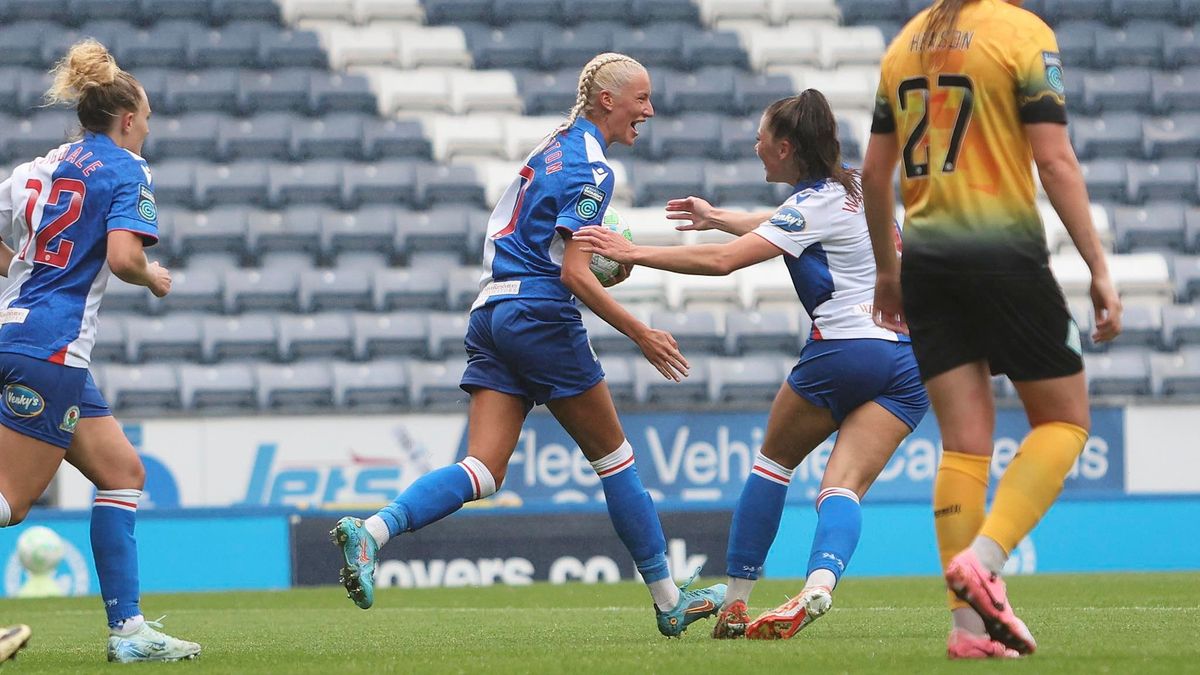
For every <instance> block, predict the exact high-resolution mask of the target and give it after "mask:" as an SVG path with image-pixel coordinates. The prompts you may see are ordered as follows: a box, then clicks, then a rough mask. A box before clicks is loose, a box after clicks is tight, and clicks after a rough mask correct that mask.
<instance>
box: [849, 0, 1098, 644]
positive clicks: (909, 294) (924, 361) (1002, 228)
mask: <svg viewBox="0 0 1200 675" xmlns="http://www.w3.org/2000/svg"><path fill="white" fill-rule="evenodd" d="M1020 4H1021V3H1020V0H1013V1H1011V2H1004V1H1002V0H937V1H936V2H935V3H934V4H933V6H932V7H931V8H930V9H928V10H927V11H924V12H921V13H920V14H918V15H917V16H916V17H914V18H913V20H912V21H910V22H909V24H908V25H907V26H905V27H904V29H903V30H901V32H900V34H899V35H898V36H897V37H896V39H895V40H894V41H893V42H892V44H891V46H890V47H889V48H888V50H887V53H886V54H885V55H884V58H883V63H882V71H881V75H880V83H879V91H878V94H877V100H876V105H875V115H874V121H873V123H872V127H871V141H870V143H869V145H868V147H867V153H866V157H865V159H864V162H863V180H862V182H863V195H864V201H865V206H866V211H867V222H868V227H869V229H870V232H871V240H872V247H873V249H874V251H875V260H876V266H877V274H876V285H875V302H874V313H875V320H876V323H878V324H879V325H880V326H883V327H885V328H891V329H893V330H899V331H905V330H907V331H908V332H909V334H910V336H911V338H912V344H913V351H914V353H915V354H916V357H917V365H918V367H919V368H920V371H921V377H922V379H923V380H924V381H925V386H926V389H927V390H928V392H929V398H930V400H931V402H932V403H933V408H934V411H935V413H936V415H937V420H938V426H939V428H940V430H941V435H942V445H943V448H944V452H943V454H942V459H941V463H940V465H939V467H938V473H937V478H936V480H935V481H934V493H933V512H934V526H935V530H936V532H937V538H938V549H939V552H940V554H941V559H942V564H943V566H944V568H945V577H946V583H947V587H948V589H949V591H950V592H951V595H950V598H951V605H950V608H951V614H952V625H953V628H952V630H951V633H950V637H949V641H948V644H947V654H948V656H950V657H951V658H987V657H1013V656H1017V655H1018V653H1019V654H1029V653H1032V652H1033V651H1034V650H1035V649H1036V646H1037V645H1036V643H1035V641H1034V639H1033V635H1032V633H1031V632H1030V631H1029V629H1028V627H1026V625H1025V624H1024V623H1023V622H1022V621H1021V620H1020V619H1019V618H1017V616H1016V614H1015V613H1014V611H1013V608H1012V606H1011V605H1010V604H1009V602H1008V599H1007V595H1006V589H1005V585H1004V582H1003V581H1002V580H1001V579H1000V572H1001V570H1002V568H1003V566H1004V563H1005V561H1006V560H1007V558H1008V555H1009V554H1010V553H1011V552H1012V550H1013V549H1014V548H1015V547H1016V546H1017V544H1018V543H1020V541H1021V540H1022V539H1023V538H1024V537H1025V536H1026V535H1027V534H1029V532H1030V531H1031V530H1033V528H1034V526H1035V525H1037V523H1038V521H1039V520H1040V519H1041V517H1042V516H1043V515H1044V514H1045V513H1046V511H1047V510H1048V509H1049V508H1050V506H1051V505H1052V504H1053V502H1054V500H1055V498H1056V497H1057V496H1058V494H1059V492H1060V491H1061V490H1062V486H1063V480H1064V479H1065V477H1066V475H1067V473H1068V472H1069V471H1071V470H1072V468H1073V467H1074V464H1075V462H1076V460H1077V458H1078V456H1079V453H1080V452H1081V451H1082V450H1083V447H1084V444H1085V443H1086V442H1087V438H1088V427H1089V424H1090V418H1089V410H1088V399H1087V389H1086V381H1085V379H1084V374H1083V361H1082V358H1081V355H1080V336H1079V329H1078V327H1076V325H1075V322H1074V321H1072V319H1071V314H1070V312H1069V311H1068V309H1067V304H1066V301H1065V299H1064V298H1063V293H1062V290H1061V289H1060V288H1059V286H1058V283H1057V282H1056V281H1055V279H1054V276H1053V275H1052V274H1051V273H1050V269H1049V254H1048V252H1047V250H1046V239H1045V234H1044V230H1043V228H1042V222H1041V219H1040V217H1039V216H1038V211H1037V208H1036V207H1035V204H1034V185H1033V173H1032V170H1031V168H1030V165H1031V164H1034V163H1036V164H1037V167H1038V174H1039V176H1040V178H1041V181H1042V186H1043V187H1044V188H1045V190H1046V195H1047V196H1048V197H1049V198H1050V202H1051V204H1052V205H1053V206H1054V209H1055V211H1056V212H1057V213H1058V215H1059V217H1060V218H1062V221H1063V224H1064V225H1065V226H1066V229H1067V232H1068V233H1069V234H1070V235H1071V239H1072V241H1073V242H1074V243H1075V246H1076V248H1077V249H1078V250H1079V253H1080V254H1081V255H1082V256H1083V259H1084V261H1085V262H1086V263H1087V265H1088V267H1089V269H1090V270H1091V273H1092V284H1091V296H1092V304H1093V306H1094V309H1095V325H1096V331H1095V333H1094V335H1093V337H1094V339H1096V340H1097V341H1104V340H1111V339H1112V338H1114V337H1115V336H1116V335H1117V334H1118V333H1119V332H1120V314H1121V304H1120V300H1119V299H1118V297H1117V294H1116V291H1115V289H1114V288H1113V284H1112V281H1111V279H1110V277H1109V273H1108V267H1107V264H1106V263H1105V260H1104V251H1103V248H1102V247H1101V245H1100V240H1099V237H1098V236H1097V235H1096V231H1095V228H1094V227H1093V225H1092V222H1091V217H1090V212H1089V208H1088V197H1087V189H1086V187H1085V185H1084V182H1083V178H1082V174H1081V172H1080V169H1079V164H1078V161H1077V160H1076V158H1075V153H1074V151H1073V150H1072V148H1071V144H1070V141H1069V139H1068V136H1067V131H1066V123H1067V116H1066V101H1065V99H1064V87H1063V69H1062V60H1061V59H1060V57H1059V54H1058V46H1057V43H1056V41H1055V38H1054V33H1053V31H1051V30H1050V28H1049V27H1048V26H1046V24H1045V23H1043V22H1042V20H1041V19H1039V18H1038V17H1037V16H1035V15H1034V14H1032V13H1031V12H1027V11H1025V10H1024V9H1022V8H1021V7H1020ZM897 164H899V165H900V189H901V195H902V197H903V200H904V208H905V212H906V216H905V220H906V224H905V227H904V255H903V260H902V262H901V263H900V264H897V261H896V258H895V256H894V255H893V254H892V253H891V251H890V244H891V231H890V230H891V222H892V214H893V205H892V176H893V173H894V171H895V169H896V166H897ZM1000 374H1003V375H1006V376H1007V377H1008V378H1009V379H1010V380H1012V382H1013V385H1014V386H1015V388H1016V390H1017V393H1018V395H1019V396H1020V398H1021V401H1022V403H1023V404H1024V407H1025V411H1026V415H1027V417H1028V419H1029V423H1030V426H1031V427H1032V429H1031V431H1030V433H1029V435H1028V436H1026V437H1025V439H1024V440H1023V441H1022V443H1021V447H1020V449H1019V450H1018V452H1017V454H1016V456H1015V457H1014V458H1013V460H1012V461H1011V463H1009V465H1008V468H1007V469H1006V470H1005V472H1004V475H1003V476H1002V477H1001V479H1000V481H999V484H998V486H997V489H996V495H995V498H994V500H993V502H992V508H991V510H990V512H985V509H984V504H985V499H986V494H987V486H988V480H989V478H990V471H989V467H990V466H991V461H990V460H991V454H992V449H993V440H992V435H993V429H994V425H995V402H994V400H993V397H992V388H991V379H990V378H991V376H992V375H1000Z"/></svg>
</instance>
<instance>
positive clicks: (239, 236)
mask: <svg viewBox="0 0 1200 675" xmlns="http://www.w3.org/2000/svg"><path fill="white" fill-rule="evenodd" d="M171 226H172V227H171V252H172V254H173V255H174V256H176V257H178V258H182V257H190V256H193V255H196V254H198V253H213V252H216V253H230V254H233V255H235V256H237V257H239V258H240V257H243V256H245V255H247V254H248V252H249V250H248V246H247V242H246V230H247V227H248V223H247V213H246V210H245V209H242V208H240V207H223V208H216V209H212V210H209V211H178V212H175V213H174V214H173V216H172V219H171Z"/></svg>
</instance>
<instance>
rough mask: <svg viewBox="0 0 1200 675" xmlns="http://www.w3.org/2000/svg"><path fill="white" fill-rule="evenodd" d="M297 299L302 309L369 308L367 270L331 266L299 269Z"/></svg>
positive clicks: (308, 310)
mask: <svg viewBox="0 0 1200 675" xmlns="http://www.w3.org/2000/svg"><path fill="white" fill-rule="evenodd" d="M298 302H299V304H300V310H301V311H305V312H311V311H325V310H356V309H357V310H362V309H370V308H371V273H370V272H369V271H368V270H365V269H354V268H332V269H319V270H304V271H302V272H300V286H299V295H298Z"/></svg>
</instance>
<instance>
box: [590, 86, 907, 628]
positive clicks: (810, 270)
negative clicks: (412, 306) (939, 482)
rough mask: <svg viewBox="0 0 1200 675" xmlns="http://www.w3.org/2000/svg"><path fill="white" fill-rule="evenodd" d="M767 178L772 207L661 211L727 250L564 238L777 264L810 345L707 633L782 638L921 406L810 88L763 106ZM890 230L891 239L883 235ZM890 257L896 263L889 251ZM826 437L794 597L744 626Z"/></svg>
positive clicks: (713, 261)
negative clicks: (887, 324) (793, 486)
mask: <svg viewBox="0 0 1200 675" xmlns="http://www.w3.org/2000/svg"><path fill="white" fill-rule="evenodd" d="M755 150H756V151H757V153H758V156H759V159H761V160H762V163H763V167H764V168H765V169H766V173H767V180H768V181H770V182H775V183H788V184H790V185H793V186H794V193H793V194H792V196H791V197H789V198H788V200H787V201H786V202H784V203H783V205H782V206H780V207H779V209H778V210H776V211H775V212H774V213H773V214H772V213H769V212H768V213H762V214H756V213H735V212H730V211H724V210H720V209H713V208H712V207H711V206H709V205H708V203H707V202H705V201H704V200H702V199H699V198H696V197H689V198H687V199H684V200H675V201H673V202H671V203H670V204H669V205H668V208H670V209H671V210H672V211H673V213H672V214H671V215H672V216H674V217H676V219H680V218H684V219H690V220H691V221H692V224H691V225H687V226H683V227H682V228H681V229H709V228H711V227H718V228H719V229H722V230H725V231H726V232H729V233H731V234H737V235H741V236H739V238H738V239H736V240H734V241H732V242H729V243H727V244H703V245H697V246H672V247H658V246H634V245H633V244H631V243H630V242H628V241H627V240H625V239H624V238H623V237H621V236H620V235H617V234H616V233H615V232H612V231H610V230H607V229H606V228H598V227H589V228H586V229H584V230H581V231H580V232H579V233H578V234H576V235H575V238H576V239H578V240H581V241H583V242H585V246H584V248H583V251H584V252H585V253H588V252H590V253H599V254H601V255H604V256H607V257H609V258H612V259H613V260H616V261H617V262H621V263H628V264H634V265H645V266H647V267H656V268H658V269H663V270H669V271H672V272H680V273H683V274H707V275H723V274H729V273H730V272H733V271H734V270H737V269H741V268H743V267H748V266H750V265H753V264H755V263H758V262H762V261H764V260H768V259H770V258H775V257H777V256H780V255H783V256H785V261H786V263H787V267H788V271H789V272H791V276H792V282H793V284H794V285H795V287H796V295H797V296H799V298H800V302H801V304H802V305H804V308H805V310H807V311H808V314H809V316H811V317H812V321H813V329H812V336H811V340H810V341H809V342H808V344H807V345H805V347H804V350H803V351H802V352H801V353H800V362H799V363H798V364H796V367H795V368H794V369H793V370H792V372H791V374H790V375H789V376H788V378H787V382H786V383H784V384H783V385H782V386H781V387H780V388H779V393H778V394H777V395H776V396H775V402H774V403H773V404H772V406H771V413H770V417H769V418H768V420H767V433H766V437H765V438H764V439H763V444H762V449H761V451H760V453H759V455H758V456H757V457H756V458H755V461H754V466H753V469H752V470H751V473H750V477H749V478H748V479H747V480H746V485H745V487H744V488H743V489H742V495H741V497H740V498H739V500H738V504H737V508H736V510H735V511H734V516H733V526H732V529H731V531H730V534H729V551H728V556H727V561H726V562H727V565H728V568H727V572H728V574H729V591H728V593H727V595H726V600H725V606H724V607H723V608H722V611H721V614H720V616H719V617H718V619H717V625H716V627H715V629H714V631H713V636H714V637H718V638H735V637H739V636H741V635H742V634H743V633H744V634H745V635H746V636H747V637H749V638H754V639H778V638H790V637H792V636H793V635H795V634H796V632H798V631H799V630H801V629H802V628H804V627H805V626H807V625H809V624H810V623H812V622H813V621H815V620H816V619H817V618H819V617H820V616H822V615H823V614H825V612H827V611H828V610H829V608H830V607H831V605H832V603H833V596H832V593H833V588H834V586H835V585H836V584H837V582H838V579H839V578H840V577H841V575H842V573H843V572H844V571H845V569H846V565H847V564H849V562H850V557H851V555H853V553H854V549H855V547H856V546H857V544H858V539H859V534H860V533H861V531H862V512H861V509H860V508H859V500H860V499H861V498H862V497H863V495H865V494H866V492H867V490H868V489H869V488H870V487H871V484H872V483H873V482H874V481H875V478H876V477H877V476H878V475H879V472H880V471H882V470H883V467H884V466H885V465H886V464H887V462H888V460H889V459H891V457H892V453H894V452H895V451H896V447H897V446H898V445H899V444H900V441H901V440H903V439H904V437H905V436H907V435H908V434H909V432H911V431H912V430H913V429H914V428H915V427H916V426H917V424H918V423H919V422H920V421H921V418H922V417H923V416H924V415H925V411H926V409H927V408H928V407H929V401H928V399H927V398H926V397H925V390H924V388H923V387H921V383H920V380H919V378H918V376H917V364H916V360H915V359H914V358H913V353H912V348H911V347H910V346H909V344H908V338H906V337H904V336H903V335H900V334H898V333H896V332H895V331H892V330H887V329H883V328H880V327H878V326H876V325H875V324H874V323H873V322H872V320H871V310H870V301H871V294H872V293H873V292H874V286H875V266H874V264H873V262H872V260H871V242H870V238H869V236H868V234H867V222H866V218H865V216H864V214H863V210H862V201H861V199H860V192H859V185H858V179H857V176H856V175H855V174H854V172H852V171H850V170H849V169H847V168H845V167H844V166H843V165H842V160H841V149H840V145H839V143H838V140H837V124H836V122H835V120H834V116H833V111H832V110H830V109H829V104H828V103H827V102H826V101H825V97H824V96H823V95H822V94H821V93H820V92H819V91H817V90H815V89H809V90H807V91H804V92H802V93H801V94H800V95H799V96H793V97H791V98H786V99H782V100H780V101H776V102H775V103H773V104H771V106H770V107H768V108H767V110H766V112H765V113H763V116H762V121H761V122H760V123H759V128H758V143H757V145H756V146H755ZM893 236H894V237H895V236H898V232H897V231H896V230H895V229H893ZM892 255H895V248H894V244H893V249H892ZM834 431H837V432H838V438H837V442H836V443H835V444H834V448H833V452H832V454H831V455H830V457H829V463H828V464H827V465H826V468H825V474H824V476H823V477H822V479H821V492H820V494H819V495H818V496H817V501H816V507H817V527H816V531H815V532H814V534H813V542H812V550H811V552H810V555H809V562H808V578H807V581H806V583H805V586H804V589H803V590H802V591H801V592H800V593H799V594H798V595H797V596H796V597H794V598H792V599H791V600H789V601H788V602H787V603H785V604H783V605H782V606H780V607H778V608H776V609H774V610H772V611H769V612H766V613H765V614H763V615H761V616H759V617H758V618H757V619H755V620H754V621H753V622H751V621H750V617H749V614H748V612H747V609H746V603H747V602H748V600H749V598H750V591H751V589H752V588H753V587H754V582H755V580H757V579H758V577H759V575H760V574H761V573H762V567H763V561H764V560H766V557H767V550H768V549H769V548H770V547H771V543H772V542H773V541H774V540H775V534H776V532H777V531H778V529H779V520H780V517H781V516H782V515H783V505H784V499H785V498H786V497H787V489H788V483H789V482H790V481H791V477H792V472H793V471H794V470H795V468H796V466H797V465H799V464H800V462H801V461H802V460H803V459H804V458H805V457H806V456H807V455H808V454H809V453H810V452H812V450H813V449H814V448H815V447H817V445H819V444H820V443H821V442H822V441H824V440H825V439H826V438H827V437H828V436H829V435H830V434H832V433H833V432H834Z"/></svg>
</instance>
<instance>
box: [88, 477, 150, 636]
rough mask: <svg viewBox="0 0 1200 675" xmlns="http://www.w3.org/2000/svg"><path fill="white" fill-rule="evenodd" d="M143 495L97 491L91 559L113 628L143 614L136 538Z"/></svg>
mask: <svg viewBox="0 0 1200 675" xmlns="http://www.w3.org/2000/svg"><path fill="white" fill-rule="evenodd" d="M141 496H142V491H141V490H133V489H129V490H97V491H96V498H95V501H93V502H92V528H91V529H92V557H94V558H95V559H96V577H97V578H98V579H99V580H100V597H101V599H102V600H104V611H105V612H107V613H108V625H109V627H110V628H111V627H116V626H117V625H118V624H119V623H121V622H122V621H124V620H125V619H128V618H130V617H134V616H137V615H139V614H141V613H142V611H141V609H139V608H138V600H139V597H138V596H139V588H138V559H137V540H136V539H134V536H133V527H134V523H135V521H136V520H137V503H138V498H139V497H141Z"/></svg>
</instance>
